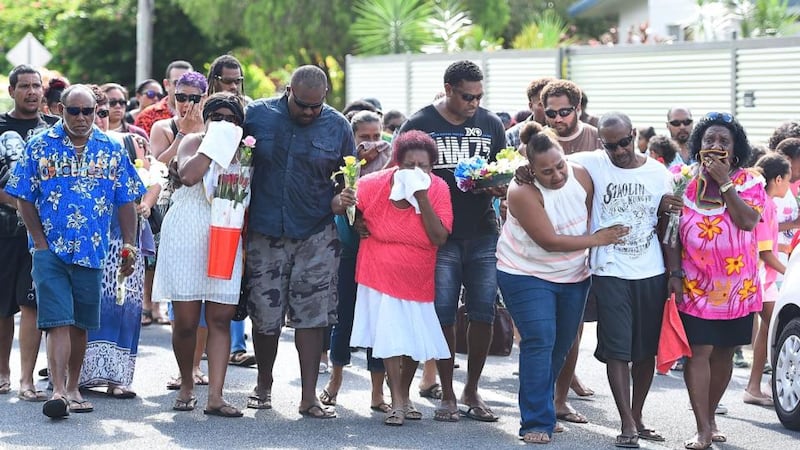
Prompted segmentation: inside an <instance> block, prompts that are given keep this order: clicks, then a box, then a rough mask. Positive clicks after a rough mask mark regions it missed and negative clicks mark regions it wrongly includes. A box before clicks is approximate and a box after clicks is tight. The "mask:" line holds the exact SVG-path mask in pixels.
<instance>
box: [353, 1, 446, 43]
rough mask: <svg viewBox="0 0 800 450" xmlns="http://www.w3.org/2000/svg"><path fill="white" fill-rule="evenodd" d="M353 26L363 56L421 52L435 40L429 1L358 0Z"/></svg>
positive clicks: (354, 35) (354, 6) (355, 6)
mask: <svg viewBox="0 0 800 450" xmlns="http://www.w3.org/2000/svg"><path fill="white" fill-rule="evenodd" d="M353 10H354V12H355V13H356V15H357V18H356V20H355V22H354V23H353V25H352V27H350V34H351V35H352V36H353V38H354V39H355V41H356V48H357V49H358V52H359V53H360V54H363V55H381V54H387V53H405V52H419V51H420V50H421V49H422V47H423V46H424V45H426V44H430V43H431V41H432V37H431V33H430V30H429V29H428V27H427V20H428V18H429V17H431V16H432V14H433V7H432V4H431V3H430V2H428V1H425V0H358V1H357V2H356V3H355V4H354V5H353Z"/></svg>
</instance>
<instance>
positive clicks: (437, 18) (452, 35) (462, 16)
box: [422, 0, 472, 53]
mask: <svg viewBox="0 0 800 450" xmlns="http://www.w3.org/2000/svg"><path fill="white" fill-rule="evenodd" d="M433 12H434V15H433V17H430V18H429V19H428V27H429V29H430V31H431V34H432V37H433V43H432V44H430V45H426V46H424V47H423V48H422V50H423V51H424V52H425V53H452V52H455V51H459V50H461V45H460V42H461V40H462V39H463V38H464V37H465V36H466V35H467V34H468V33H469V31H470V29H471V28H472V20H470V18H469V14H468V13H467V12H466V11H465V10H464V6H463V5H462V4H461V2H460V1H459V0H440V1H437V2H436V3H435V5H434V6H433Z"/></svg>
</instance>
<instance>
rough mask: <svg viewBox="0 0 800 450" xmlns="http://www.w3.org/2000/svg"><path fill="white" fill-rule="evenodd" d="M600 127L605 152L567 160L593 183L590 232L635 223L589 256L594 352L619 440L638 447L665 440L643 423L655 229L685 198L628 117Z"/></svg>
mask: <svg viewBox="0 0 800 450" xmlns="http://www.w3.org/2000/svg"><path fill="white" fill-rule="evenodd" d="M599 126H600V129H599V134H600V139H601V141H602V145H603V150H598V151H594V152H582V153H579V154H576V155H573V156H572V158H570V159H571V160H572V161H575V162H577V163H579V164H580V165H582V166H583V167H585V168H586V170H588V171H589V175H591V177H592V181H593V182H594V186H595V190H594V199H593V202H592V213H591V224H590V228H591V230H590V232H591V233H594V232H595V231H597V230H599V229H600V228H604V227H608V226H611V225H612V224H624V225H627V226H629V227H630V228H629V229H630V232H629V233H628V235H626V236H625V237H624V238H623V239H622V242H621V243H619V244H613V245H608V246H605V247H596V248H594V249H592V251H591V258H590V260H591V270H592V289H593V291H594V293H595V295H596V296H597V316H598V317H597V350H596V351H595V357H596V358H597V359H598V360H600V361H601V362H603V363H605V364H606V372H607V375H608V382H609V385H610V387H611V393H612V394H613V395H614V401H615V403H616V405H617V410H618V412H619V415H620V419H621V421H622V427H621V428H622V433H621V434H620V435H618V436H617V438H616V441H615V445H616V446H617V447H631V448H632V447H636V448H638V447H639V445H638V440H639V439H646V440H652V441H663V440H664V437H663V436H661V435H660V434H659V433H657V432H656V431H655V430H653V429H651V428H649V427H647V426H646V425H645V423H644V422H643V421H642V409H643V407H644V402H645V399H646V398H647V393H648V392H649V390H650V384H651V383H652V381H653V374H654V371H655V356H656V352H657V350H658V339H659V333H660V330H661V316H662V314H663V310H664V300H665V299H666V298H667V278H666V275H665V273H664V272H665V266H664V258H663V255H662V252H661V245H660V243H659V239H658V236H657V234H656V233H655V231H654V230H655V228H656V224H657V222H658V218H659V216H660V215H662V214H664V213H665V212H667V211H668V210H673V208H677V207H679V206H680V205H682V203H681V201H680V199H679V198H678V197H675V196H673V195H672V181H671V180H672V176H671V175H670V173H669V172H668V171H667V169H666V167H664V165H663V164H661V163H659V162H658V161H656V160H655V159H653V158H649V157H647V156H645V155H643V154H641V153H639V152H638V151H637V150H636V149H635V142H636V130H635V129H634V128H633V126H632V125H631V121H630V119H629V118H628V116H626V115H625V114H622V113H618V112H611V113H608V114H605V115H604V116H603V117H601V118H600V122H599ZM631 363H632V365H630V364H631ZM629 365H630V366H629ZM631 378H632V379H633V396H632V397H631V388H630V381H629V380H630V379H631Z"/></svg>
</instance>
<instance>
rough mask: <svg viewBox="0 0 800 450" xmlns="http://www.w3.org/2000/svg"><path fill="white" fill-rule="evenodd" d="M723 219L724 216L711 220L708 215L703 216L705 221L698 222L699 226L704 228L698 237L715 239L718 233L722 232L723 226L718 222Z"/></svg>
mask: <svg viewBox="0 0 800 450" xmlns="http://www.w3.org/2000/svg"><path fill="white" fill-rule="evenodd" d="M721 221H722V217H717V218H716V219H714V220H709V218H708V217H703V221H702V222H701V223H698V224H697V227H698V228H700V229H701V230H703V231H701V232H700V234H699V235H698V237H701V238H704V239H706V240H709V241H711V240H713V239H714V238H715V237H716V236H717V235H718V234H720V233H722V228H720V227H718V226H717V224H718V223H720V222H721Z"/></svg>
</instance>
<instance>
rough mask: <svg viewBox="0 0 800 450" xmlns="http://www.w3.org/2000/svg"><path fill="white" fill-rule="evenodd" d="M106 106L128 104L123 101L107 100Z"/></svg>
mask: <svg viewBox="0 0 800 450" xmlns="http://www.w3.org/2000/svg"><path fill="white" fill-rule="evenodd" d="M108 106H110V107H112V108H113V107H115V106H123V107H124V106H128V102H127V101H125V100H109V101H108Z"/></svg>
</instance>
